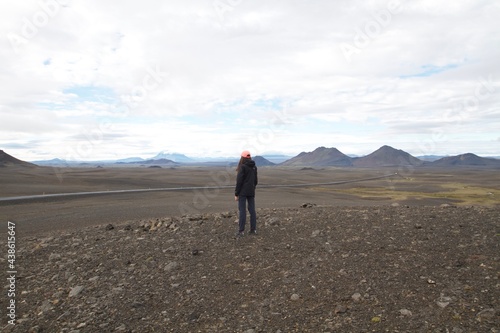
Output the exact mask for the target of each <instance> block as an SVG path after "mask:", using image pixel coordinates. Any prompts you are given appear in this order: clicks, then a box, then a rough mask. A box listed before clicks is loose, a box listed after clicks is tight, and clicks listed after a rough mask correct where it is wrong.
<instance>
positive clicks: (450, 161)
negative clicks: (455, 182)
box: [431, 153, 500, 167]
mask: <svg viewBox="0 0 500 333" xmlns="http://www.w3.org/2000/svg"><path fill="white" fill-rule="evenodd" d="M431 165H432V166H442V167H447V166H448V167H451V166H498V167H500V160H497V159H494V158H485V157H479V156H477V155H475V154H472V153H467V154H462V155H457V156H447V157H443V158H441V159H439V160H437V161H434V162H432V163H431Z"/></svg>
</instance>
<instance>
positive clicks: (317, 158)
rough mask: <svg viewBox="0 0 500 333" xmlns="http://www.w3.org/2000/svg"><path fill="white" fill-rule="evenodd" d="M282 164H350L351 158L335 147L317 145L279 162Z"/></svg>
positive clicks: (311, 165) (312, 165)
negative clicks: (308, 150)
mask: <svg viewBox="0 0 500 333" xmlns="http://www.w3.org/2000/svg"><path fill="white" fill-rule="evenodd" d="M280 165H283V166H310V167H314V166H343V167H345V166H352V159H351V158H350V157H349V156H347V155H345V154H343V153H341V152H340V151H339V150H338V149H337V148H325V147H319V148H316V149H315V150H314V151H312V152H307V153H306V152H302V153H300V154H299V155H297V156H295V157H293V158H291V159H289V160H287V161H285V162H283V163H281V164H280Z"/></svg>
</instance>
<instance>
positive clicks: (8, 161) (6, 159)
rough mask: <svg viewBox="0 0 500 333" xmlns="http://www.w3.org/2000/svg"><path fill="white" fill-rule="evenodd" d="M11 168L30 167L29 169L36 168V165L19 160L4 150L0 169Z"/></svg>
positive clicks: (0, 155)
mask: <svg viewBox="0 0 500 333" xmlns="http://www.w3.org/2000/svg"><path fill="white" fill-rule="evenodd" d="M9 166H22V167H29V168H34V167H36V165H34V164H32V163H28V162H25V161H21V160H18V159H17V158H15V157H14V156H11V155H9V154H7V153H6V152H4V151H3V150H0V168H2V167H9Z"/></svg>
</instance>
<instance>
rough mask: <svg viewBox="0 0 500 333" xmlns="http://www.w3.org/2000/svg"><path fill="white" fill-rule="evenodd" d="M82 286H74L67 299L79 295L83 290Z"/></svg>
mask: <svg viewBox="0 0 500 333" xmlns="http://www.w3.org/2000/svg"><path fill="white" fill-rule="evenodd" d="M83 288H84V287H83V286H76V287H74V288H71V290H70V292H69V297H75V296H77V295H78V294H80V293H81V292H82V290H83Z"/></svg>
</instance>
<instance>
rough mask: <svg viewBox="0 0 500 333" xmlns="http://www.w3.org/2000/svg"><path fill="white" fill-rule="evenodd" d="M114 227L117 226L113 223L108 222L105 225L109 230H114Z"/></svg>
mask: <svg viewBox="0 0 500 333" xmlns="http://www.w3.org/2000/svg"><path fill="white" fill-rule="evenodd" d="M114 228H115V227H114V226H113V225H112V224H108V225H106V227H105V229H106V230H108V231H109V230H113V229H114Z"/></svg>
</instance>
